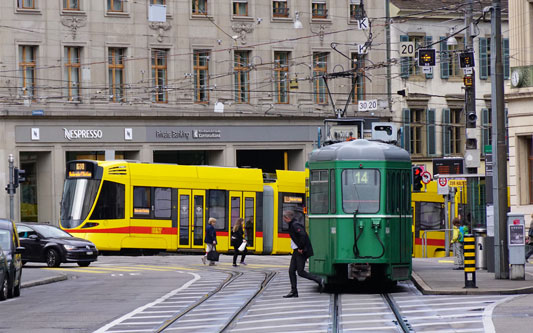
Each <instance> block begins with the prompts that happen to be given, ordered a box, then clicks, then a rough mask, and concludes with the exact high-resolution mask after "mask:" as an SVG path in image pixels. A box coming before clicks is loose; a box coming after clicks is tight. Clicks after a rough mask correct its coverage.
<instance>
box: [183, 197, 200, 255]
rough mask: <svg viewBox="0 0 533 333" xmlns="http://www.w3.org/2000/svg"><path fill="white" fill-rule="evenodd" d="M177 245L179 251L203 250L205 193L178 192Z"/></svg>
mask: <svg viewBox="0 0 533 333" xmlns="http://www.w3.org/2000/svg"><path fill="white" fill-rule="evenodd" d="M178 207H179V210H180V211H179V214H178V216H179V230H178V237H179V245H178V248H181V249H187V248H189V249H203V248H204V230H205V226H204V221H205V219H204V215H205V191H203V190H178Z"/></svg>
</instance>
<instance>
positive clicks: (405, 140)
mask: <svg viewBox="0 0 533 333" xmlns="http://www.w3.org/2000/svg"><path fill="white" fill-rule="evenodd" d="M402 113H403V135H402V147H403V148H404V149H405V150H407V151H408V152H411V110H410V109H403V110H402Z"/></svg>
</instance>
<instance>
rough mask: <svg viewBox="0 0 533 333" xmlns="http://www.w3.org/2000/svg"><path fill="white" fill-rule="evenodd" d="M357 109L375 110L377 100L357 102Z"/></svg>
mask: <svg viewBox="0 0 533 333" xmlns="http://www.w3.org/2000/svg"><path fill="white" fill-rule="evenodd" d="M358 106H359V111H375V110H377V109H378V100H377V99H370V100H368V101H359V102H358Z"/></svg>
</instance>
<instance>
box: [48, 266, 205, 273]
mask: <svg viewBox="0 0 533 333" xmlns="http://www.w3.org/2000/svg"><path fill="white" fill-rule="evenodd" d="M41 269H43V270H48V271H54V272H66V273H84V274H114V273H139V272H143V271H144V272H148V271H150V272H175V271H196V270H197V269H195V268H190V267H186V266H175V265H171V266H159V265H128V266H124V265H94V266H91V267H68V266H63V267H42V268H41Z"/></svg>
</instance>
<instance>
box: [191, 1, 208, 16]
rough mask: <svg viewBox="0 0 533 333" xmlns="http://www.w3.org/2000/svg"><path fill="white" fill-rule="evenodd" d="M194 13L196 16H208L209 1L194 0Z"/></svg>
mask: <svg viewBox="0 0 533 333" xmlns="http://www.w3.org/2000/svg"><path fill="white" fill-rule="evenodd" d="M192 13H193V14H194V15H207V0H192Z"/></svg>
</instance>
